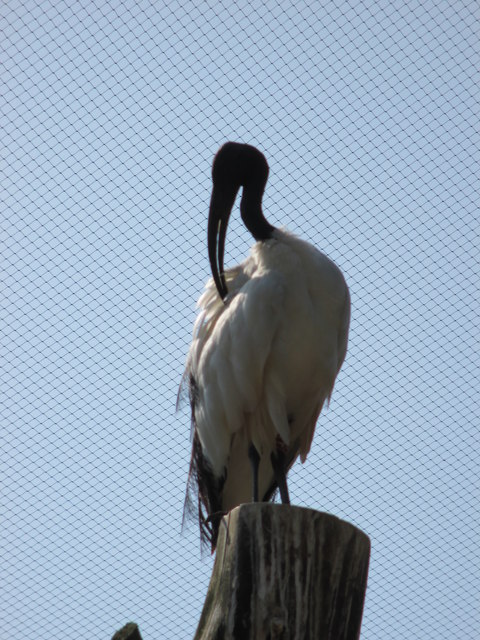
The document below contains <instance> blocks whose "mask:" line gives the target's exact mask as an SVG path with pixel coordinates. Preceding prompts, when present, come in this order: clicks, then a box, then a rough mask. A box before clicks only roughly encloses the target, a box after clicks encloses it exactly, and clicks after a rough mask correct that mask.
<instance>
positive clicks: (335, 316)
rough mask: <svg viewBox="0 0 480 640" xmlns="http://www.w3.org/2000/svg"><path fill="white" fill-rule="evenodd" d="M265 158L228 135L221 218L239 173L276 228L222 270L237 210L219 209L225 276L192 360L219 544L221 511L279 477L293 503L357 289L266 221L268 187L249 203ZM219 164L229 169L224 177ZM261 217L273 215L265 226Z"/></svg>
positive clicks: (213, 291)
mask: <svg viewBox="0 0 480 640" xmlns="http://www.w3.org/2000/svg"><path fill="white" fill-rule="evenodd" d="M258 158H260V159H261V160H262V161H263V162H264V163H265V165H266V161H265V159H264V157H263V155H262V154H260V152H258V151H257V150H256V149H254V148H253V147H250V146H248V145H238V144H235V143H227V144H226V145H224V147H222V149H221V150H220V152H219V153H218V154H217V157H216V159H215V162H214V171H213V176H214V194H213V195H212V204H211V209H210V212H211V213H210V216H211V217H212V215H215V209H216V202H217V201H218V191H219V189H220V191H221V192H222V193H221V197H222V202H226V201H228V202H227V205H226V207H227V209H228V203H229V202H230V201H231V199H232V198H231V196H229V198H226V199H225V197H224V196H225V194H226V193H227V192H229V188H227V187H228V185H227V187H225V184H224V183H222V179H221V178H222V177H224V176H225V175H227V176H228V179H229V180H230V182H233V183H234V184H233V188H234V190H235V194H236V190H238V184H240V185H243V200H242V217H243V219H244V221H245V222H246V224H247V227H248V228H250V230H251V231H252V234H253V235H254V236H255V237H257V238H258V237H259V236H260V237H261V236H266V237H265V238H264V239H259V240H258V241H257V242H256V243H255V244H254V246H253V247H252V250H251V254H250V256H249V257H248V258H247V259H246V260H245V261H244V262H243V263H242V264H241V265H239V266H237V267H235V268H233V269H229V270H227V271H225V273H224V274H222V271H223V243H224V235H223V239H222V232H223V234H225V233H226V224H227V223H228V215H229V213H230V212H229V211H228V213H227V214H226V220H225V213H224V212H223V213H221V214H220V215H217V218H218V219H219V220H220V222H219V221H218V220H216V225H215V224H214V223H212V225H213V227H215V230H216V233H217V234H218V233H220V255H219V257H218V266H219V269H218V272H217V274H215V271H216V265H215V264H212V272H213V275H214V278H213V279H211V280H210V281H209V282H208V283H207V285H206V288H205V291H204V293H203V294H202V296H201V298H200V300H199V302H198V306H199V308H200V313H199V316H198V318H197V321H196V323H195V327H194V338H193V342H192V345H191V347H190V351H189V354H188V357H187V365H186V374H185V376H186V380H188V381H189V383H190V400H191V405H192V420H193V426H194V444H193V453H192V463H191V468H190V478H191V484H195V483H196V484H197V489H198V495H199V500H198V507H199V515H200V525H201V531H202V533H203V535H204V536H205V537H207V538H208V539H210V540H211V542H212V549H213V548H214V547H215V542H216V535H217V530H218V521H219V517H218V516H217V514H218V513H224V512H228V511H229V510H231V509H232V508H233V507H235V506H237V505H238V504H241V503H243V502H248V501H250V500H252V497H256V498H257V499H258V498H259V499H261V500H268V499H270V498H271V496H272V494H273V493H274V492H275V490H276V488H277V486H280V489H281V493H282V499H283V500H284V501H285V502H286V501H288V491H287V489H286V473H287V471H288V469H289V468H290V467H291V465H292V464H293V462H294V461H295V459H296V458H297V457H298V456H299V455H300V458H301V460H302V462H303V461H304V460H305V458H306V456H307V454H308V451H309V449H310V445H311V442H312V438H313V433H314V429H315V424H316V421H317V418H318V416H319V413H320V411H321V409H322V406H323V404H324V402H325V400H328V399H329V398H330V395H331V393H332V390H333V385H334V382H335V378H336V375H337V373H338V371H339V369H340V367H341V365H342V362H343V360H344V358H345V353H346V349H347V337H348V326H349V318H350V298H349V292H348V288H347V285H346V284H345V280H344V278H343V276H342V273H341V272H340V270H339V269H338V268H337V267H336V265H335V264H334V263H333V262H331V261H330V260H329V259H328V258H327V257H326V256H325V255H324V254H322V253H321V252H320V251H318V250H317V249H315V247H313V246H312V245H310V244H308V243H307V242H304V241H303V240H300V239H299V238H297V237H295V236H294V235H292V234H290V233H288V232H287V231H285V230H280V229H275V228H273V227H271V226H270V225H268V223H266V221H265V219H264V218H263V214H262V212H261V206H260V205H261V196H262V194H263V187H262V189H261V191H260V196H259V200H260V205H259V206H258V207H257V209H256V210H254V211H253V214H252V212H251V211H250V213H249V211H248V206H249V205H250V202H249V197H248V196H249V194H248V188H249V184H250V182H251V181H252V179H253V178H252V170H251V167H252V166H254V165H255V161H257V160H258ZM215 163H216V164H217V165H218V166H220V165H221V168H222V169H224V168H225V166H226V167H227V170H226V172H223V173H222V174H221V177H220V178H219V177H218V175H217V176H216V175H215V171H216V164H215ZM260 164H261V163H260ZM245 166H247V167H248V169H249V172H248V173H247V175H245V173H242V171H243V168H244V167H245ZM266 167H267V168H266V176H265V179H264V183H263V186H264V184H265V183H266V177H267V176H268V165H266ZM257 169H258V167H257V168H255V166H254V170H255V171H256V170H257ZM217 174H218V171H217ZM216 177H217V180H216V179H215V178H216ZM227 182H228V180H227ZM215 189H217V195H215ZM258 191H259V190H258V189H257V194H258ZM257 197H258V195H257ZM216 198H217V201H216ZM250 200H251V202H254V198H253V197H252V198H251V199H250ZM245 201H246V203H245ZM230 207H231V205H230ZM258 211H259V212H260V213H258ZM222 216H223V217H222ZM259 216H261V218H262V222H261V225H260V226H256V223H255V219H259ZM221 220H223V222H224V225H223V227H222V223H221ZM214 222H215V221H214ZM209 228H210V227H209ZM211 240H212V236H211V235H210V234H209V243H210V241H211ZM215 244H216V238H215ZM215 248H216V247H215ZM210 258H211V261H212V253H210ZM215 275H216V277H215ZM222 275H223V277H222ZM223 285H225V287H226V288H223ZM219 287H220V289H219ZM222 289H223V293H226V292H227V291H228V295H226V296H225V300H222V298H221V297H220V295H219V290H220V291H221V290H222ZM252 445H253V447H254V449H252ZM252 452H253V457H252ZM257 454H258V456H259V460H257ZM256 467H257V468H256ZM255 476H257V478H258V488H257V487H254V482H256V480H254V478H255ZM282 476H283V478H282ZM255 494H256V495H255Z"/></svg>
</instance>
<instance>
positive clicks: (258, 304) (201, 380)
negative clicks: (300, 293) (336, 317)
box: [189, 272, 284, 475]
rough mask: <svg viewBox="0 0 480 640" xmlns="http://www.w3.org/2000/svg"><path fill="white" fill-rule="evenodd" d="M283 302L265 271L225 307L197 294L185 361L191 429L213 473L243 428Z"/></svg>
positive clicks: (279, 284) (277, 283)
mask: <svg viewBox="0 0 480 640" xmlns="http://www.w3.org/2000/svg"><path fill="white" fill-rule="evenodd" d="M283 299H284V284H283V279H282V277H281V276H280V275H279V274H277V273H274V272H266V273H263V274H262V275H258V276H256V277H255V276H254V277H252V278H248V279H246V278H245V280H244V282H243V284H242V286H240V287H239V288H238V289H237V292H236V293H235V295H233V297H232V298H231V300H230V301H229V302H228V304H227V305H226V306H225V305H223V304H222V305H221V307H220V306H219V307H217V306H214V302H213V300H212V299H211V297H210V296H209V295H208V288H207V291H206V292H205V294H204V296H203V301H202V300H201V304H202V311H203V313H204V314H205V317H204V320H203V322H202V325H201V326H200V327H197V334H196V338H195V340H194V343H193V344H192V347H191V350H190V355H189V363H190V367H189V368H190V373H191V375H193V376H194V378H195V381H196V387H197V389H198V396H197V402H196V406H195V426H196V429H197V431H198V434H199V438H200V442H201V445H202V449H203V451H204V454H205V456H206V457H207V458H208V460H209V461H210V464H211V466H212V468H213V470H214V472H215V473H216V474H219V475H220V474H222V473H223V470H224V467H225V465H226V463H227V460H228V455H229V449H230V440H231V437H232V434H233V433H235V432H236V431H238V430H239V429H240V428H241V427H242V426H244V422H245V416H246V415H247V414H251V413H253V412H254V411H255V410H256V408H257V406H258V404H259V402H260V399H261V397H262V393H263V391H264V369H265V364H266V362H267V359H268V356H269V354H270V350H271V347H272V342H273V340H274V336H275V333H276V331H277V328H278V325H279V322H280V318H281V312H282V302H283Z"/></svg>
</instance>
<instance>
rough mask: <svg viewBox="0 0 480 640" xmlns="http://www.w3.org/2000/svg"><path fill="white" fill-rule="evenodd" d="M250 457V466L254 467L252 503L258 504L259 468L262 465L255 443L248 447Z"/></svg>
mask: <svg viewBox="0 0 480 640" xmlns="http://www.w3.org/2000/svg"><path fill="white" fill-rule="evenodd" d="M248 457H249V459H250V464H251V465H252V477H253V499H252V502H258V467H259V465H260V454H259V453H258V451H257V449H256V447H255V445H254V444H253V442H251V443H250V446H249V447H248Z"/></svg>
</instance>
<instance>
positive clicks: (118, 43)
mask: <svg viewBox="0 0 480 640" xmlns="http://www.w3.org/2000/svg"><path fill="white" fill-rule="evenodd" d="M261 4H262V6H260V3H248V2H244V1H241V2H236V3H234V2H223V3H219V2H204V1H202V2H195V3H194V2H182V3H177V2H168V3H166V2H133V1H128V2H110V3H107V2H81V3H80V2H73V3H72V2H68V3H67V2H60V1H51V2H47V1H42V2H31V1H26V2H22V3H19V2H5V3H3V5H2V7H1V9H0V16H1V18H0V20H1V30H2V32H3V36H2V39H1V44H0V47H1V50H2V53H1V59H2V63H3V65H4V67H3V71H2V74H1V82H2V90H1V92H0V109H1V112H0V115H1V131H2V136H1V140H0V144H1V146H2V153H1V154H0V165H1V170H2V179H1V186H0V192H1V197H2V202H3V204H2V243H3V244H4V246H3V248H2V254H3V259H2V271H3V275H2V299H3V301H2V305H1V309H2V310H1V314H2V316H1V331H2V334H3V335H2V340H1V346H0V349H1V363H0V368H1V379H2V385H3V388H2V401H1V414H0V416H1V421H2V431H1V434H2V436H1V437H2V442H1V443H0V445H1V446H0V473H1V477H2V479H1V485H2V490H1V493H0V495H1V511H0V513H1V521H2V544H1V555H2V561H1V563H0V564H1V580H0V602H2V614H3V615H2V618H1V620H0V636H4V635H5V637H6V636H7V635H8V637H9V638H11V639H12V640H29V639H32V640H33V639H35V640H43V639H46V638H49V639H51V638H58V639H59V640H60V639H61V640H68V638H72V639H73V638H78V637H98V638H108V637H110V635H111V634H112V633H113V632H114V631H115V630H116V629H117V628H118V627H120V626H121V625H122V624H123V623H124V622H126V621H127V620H131V619H133V620H135V621H137V622H138V623H139V624H140V628H141V631H142V634H143V636H144V640H150V639H152V640H153V639H154V638H155V639H156V640H157V639H161V638H165V639H170V638H178V639H183V638H189V637H193V632H194V630H195V627H196V623H197V622H198V618H199V615H200V610H201V606H202V603H203V599H204V597H205V593H206V588H207V585H208V580H209V577H210V572H211V566H212V560H211V558H205V557H204V558H202V557H201V555H200V552H199V544H198V532H197V530H196V528H195V524H194V523H192V525H191V526H190V527H189V528H187V530H186V531H185V532H184V534H183V535H181V532H180V530H181V517H182V506H183V497H184V489H185V481H186V475H187V470H188V462H189V455H190V451H189V448H190V443H189V418H188V411H187V410H185V411H183V412H180V413H179V414H175V399H176V393H177V388H178V384H179V382H180V378H181V375H182V371H183V364H184V359H185V355H186V352H187V350H188V345H189V341H190V334H191V326H192V322H193V320H194V317H195V301H196V299H197V298H198V295H199V293H200V291H201V288H202V286H203V284H204V282H205V280H206V278H207V277H208V275H209V273H208V260H207V255H206V244H205V240H206V238H205V237H206V216H207V209H208V202H209V194H210V165H211V161H212V158H213V155H214V154H215V152H216V150H217V148H218V147H219V145H220V144H221V143H223V142H224V141H226V140H228V139H232V140H239V141H244V142H249V143H251V144H254V145H256V146H258V147H259V148H261V149H262V151H263V152H264V153H265V155H266V156H267V158H268V160H269V164H270V180H269V183H268V186H267V192H266V197H265V211H266V213H267V214H268V217H269V219H270V220H271V221H272V223H274V224H277V225H285V226H287V227H288V228H289V229H290V230H291V231H293V232H295V233H298V234H299V235H300V236H301V237H303V238H305V239H308V240H310V241H311V242H313V243H314V244H315V245H316V246H318V247H319V248H320V249H321V250H323V251H325V252H326V253H327V254H328V255H329V256H330V257H331V258H332V259H333V260H334V261H335V262H336V263H337V264H338V265H339V266H340V267H341V269H342V270H343V272H344V274H345V277H346V279H347V282H348V284H349V286H350V289H351V293H352V304H353V310H352V326H351V334H350V346H349V352H348V354H347V359H346V362H345V365H344V368H343V369H342V372H341V374H340V376H339V378H338V381H337V385H336V388H335V392H334V395H333V399H332V403H331V406H330V408H329V409H327V410H326V411H325V412H324V413H323V414H322V416H321V417H320V421H319V424H318V427H317V432H316V436H315V439H314V445H313V447H312V451H311V453H310V456H309V458H308V459H307V462H306V463H305V465H303V466H302V465H300V463H298V465H297V466H296V467H295V468H294V469H293V471H292V473H291V476H290V486H291V493H292V500H293V501H294V502H295V503H296V504H299V505H304V506H308V507H312V508H316V509H319V510H323V511H328V512H330V513H333V514H335V515H337V516H339V517H342V518H345V519H346V520H349V521H350V522H352V523H353V524H355V525H357V526H359V527H360V528H361V529H363V530H364V531H365V532H366V533H367V534H368V535H369V536H370V537H371V540H372V559H371V570H370V576H369V588H368V593H367V600H366V606H365V615H364V623H363V633H362V638H363V639H364V640H376V639H383V638H389V639H391V640H402V639H405V638H419V639H420V638H421V639H422V640H428V639H432V640H441V639H442V638H445V639H447V638H448V639H449V640H452V638H458V639H462V640H465V639H470V638H471V639H472V640H473V639H474V638H477V637H480V613H479V608H478V601H479V582H480V579H479V577H478V576H479V575H480V573H479V570H480V566H479V564H480V563H479V559H478V552H477V549H478V543H479V539H478V520H479V517H480V513H479V507H478V504H479V487H478V476H479V473H478V470H479V462H480V453H479V437H478V431H479V429H478V427H479V424H478V423H479V419H478V401H479V374H478V335H479V327H478V303H479V300H478V246H479V233H478V228H479V215H478V204H477V201H476V199H475V192H478V175H479V137H480V136H479V122H478V106H479V105H478V72H477V70H478V68H479V63H480V55H479V45H478V5H477V3H475V2H468V1H465V2H456V1H454V2H448V3H447V2H440V3H438V2H421V3H420V2H340V3H333V2H327V3H305V2H301V3H291V2H270V1H267V2H264V3H261ZM475 13H476V14H477V15H475ZM477 198H478V194H477ZM250 244H251V239H250V238H249V236H248V233H246V232H245V231H244V230H243V228H242V227H241V224H240V222H239V218H238V216H235V215H233V216H232V222H231V227H230V230H229V235H228V240H227V255H226V262H227V263H228V264H234V263H235V262H238V261H239V260H241V259H242V256H244V255H245V254H246V253H247V252H248V247H249V245H250Z"/></svg>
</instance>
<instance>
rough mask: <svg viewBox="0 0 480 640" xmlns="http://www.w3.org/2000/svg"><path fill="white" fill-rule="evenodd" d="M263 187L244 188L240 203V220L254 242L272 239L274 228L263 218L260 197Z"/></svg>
mask: <svg viewBox="0 0 480 640" xmlns="http://www.w3.org/2000/svg"><path fill="white" fill-rule="evenodd" d="M263 189H264V185H262V186H261V187H257V188H255V186H250V185H249V186H245V187H244V188H243V193H242V201H241V203H240V213H241V215H242V220H243V222H244V224H245V226H246V227H247V229H248V230H249V231H250V233H251V234H252V236H253V237H254V238H255V240H260V241H263V240H269V239H270V238H271V237H272V234H273V232H274V231H275V227H273V226H272V225H271V224H270V223H269V222H268V221H267V220H266V218H265V216H264V215H263V211H262V196H263Z"/></svg>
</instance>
